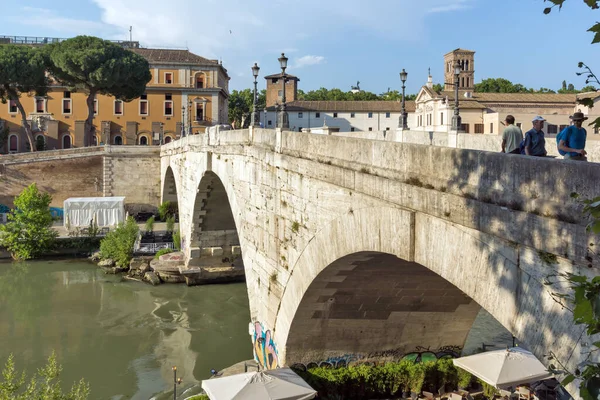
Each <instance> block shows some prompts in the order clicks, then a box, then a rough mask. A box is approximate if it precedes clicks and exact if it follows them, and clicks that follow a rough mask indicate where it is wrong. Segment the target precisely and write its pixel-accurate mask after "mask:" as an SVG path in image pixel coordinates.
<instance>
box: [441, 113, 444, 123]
mask: <svg viewBox="0 0 600 400" xmlns="http://www.w3.org/2000/svg"><path fill="white" fill-rule="evenodd" d="M440 125H444V113H443V112H441V113H440Z"/></svg>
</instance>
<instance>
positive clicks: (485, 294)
mask: <svg viewBox="0 0 600 400" xmlns="http://www.w3.org/2000/svg"><path fill="white" fill-rule="evenodd" d="M300 252H301V254H300V256H299V257H298V259H297V261H296V262H295V263H294V265H293V268H292V271H291V274H290V277H289V279H288V281H287V283H286V284H285V290H284V293H283V295H282V300H281V304H280V306H279V311H278V313H277V316H276V318H275V321H273V323H274V324H273V325H271V326H273V331H274V332H273V337H274V338H275V343H276V345H277V351H278V357H279V363H280V364H290V363H293V362H295V361H296V360H294V358H295V357H296V358H297V354H298V352H297V350H298V349H295V348H294V346H295V345H297V344H298V339H297V338H298V337H300V336H301V335H302V332H301V333H298V332H292V329H296V328H298V327H300V329H302V318H303V317H304V318H305V317H306V314H304V315H302V313H303V312H304V313H306V309H304V307H301V304H302V302H303V301H304V298H305V296H308V297H307V300H308V301H309V302H310V301H313V302H315V301H318V300H319V296H317V298H316V299H315V298H314V297H313V298H312V299H311V298H310V296H311V295H313V296H314V293H312V291H311V289H310V287H311V284H312V283H313V282H314V281H316V282H317V283H318V282H319V280H320V281H321V286H322V283H323V280H322V279H318V277H319V276H320V274H321V273H325V274H327V271H326V269H327V268H330V265H335V263H336V262H337V261H338V260H344V259H345V257H348V256H351V255H357V254H358V255H361V256H364V254H365V253H362V252H374V253H383V254H388V255H392V256H396V257H398V258H399V259H401V260H403V262H405V263H408V264H409V265H410V267H411V268H414V267H415V266H417V265H420V266H422V268H424V269H427V270H428V271H430V273H434V274H435V275H436V276H438V277H440V278H441V279H443V280H444V281H446V282H449V283H450V284H452V285H453V286H454V287H455V288H457V289H458V290H460V291H461V292H462V293H464V294H465V295H466V296H468V298H470V299H472V300H473V301H474V302H475V303H476V304H478V305H480V306H481V307H483V308H485V309H486V310H487V311H488V312H490V314H492V316H493V317H494V318H495V319H496V320H498V321H499V322H500V323H501V324H502V325H503V326H504V327H505V328H507V329H508V330H509V331H511V332H512V333H513V334H514V335H515V336H517V337H519V338H523V339H524V342H523V343H524V344H525V345H526V346H527V347H528V348H530V349H531V350H532V352H533V353H534V354H536V355H537V356H538V358H540V359H542V358H543V355H544V354H547V351H548V350H549V349H553V348H554V349H555V348H557V347H559V345H558V343H559V342H560V341H563V340H565V339H567V338H568V339H567V340H570V341H571V342H572V343H574V342H576V341H577V340H576V338H574V337H575V336H576V335H578V333H580V332H579V331H580V330H579V329H575V330H574V329H573V327H572V326H569V324H568V322H567V323H565V322H566V321H569V315H567V314H565V311H564V310H562V309H561V307H560V306H559V305H558V304H557V303H556V302H554V301H553V300H552V298H551V296H550V293H549V292H547V289H546V288H545V287H544V285H543V279H542V278H541V277H540V276H534V275H533V274H532V271H531V270H526V269H525V268H521V266H520V263H519V250H518V249H517V247H516V246H514V245H511V244H510V243H507V242H505V241H503V240H501V239H498V238H496V237H492V236H490V235H486V234H483V233H481V232H478V231H476V230H473V229H469V228H465V227H463V226H459V225H455V224H452V223H451V222H449V221H446V220H441V219H439V218H436V217H433V216H429V215H425V214H420V213H417V212H411V211H406V210H402V209H399V208H392V207H368V208H362V209H359V210H353V211H352V212H351V213H350V212H349V213H347V214H346V215H344V216H342V217H339V218H337V219H335V220H333V221H331V222H330V223H329V224H328V225H327V226H324V227H323V228H322V229H320V230H319V231H318V232H316V233H315V234H314V236H313V237H312V238H310V240H308V241H307V245H306V247H305V248H304V249H301V250H300ZM335 279H344V278H343V276H340V277H336V278H335ZM334 286H335V285H334ZM317 287H319V286H318V284H317ZM322 295H324V296H325V295H327V294H326V293H323V294H322ZM334 298H335V296H334ZM371 300H372V299H371ZM321 301H325V302H327V301H329V298H327V299H323V298H321ZM467 306H469V305H468V304H467ZM323 307H327V305H324V306H323ZM470 307H472V305H471V306H470ZM463 308H464V307H463ZM477 310H478V309H477ZM315 311H316V310H315ZM472 311H473V310H472V309H471V310H470V312H472ZM465 315H466V317H465V318H466V319H465V321H466V322H465V323H466V325H468V326H469V328H470V326H471V325H470V324H469V322H468V320H469V318H471V316H472V317H473V318H474V315H471V314H469V312H467V313H466V314H465ZM318 316H319V317H321V316H323V314H322V313H321V315H318ZM297 317H298V318H299V321H295V319H296V318H297ZM267 320H268V319H267ZM558 321H560V324H562V325H564V328H563V327H561V329H557V328H556V326H555V327H554V329H550V328H549V324H557V323H558ZM369 322H371V321H369ZM470 322H471V323H472V320H471V321H470ZM448 329H450V327H448ZM561 330H562V332H561ZM381 332H385V328H382V330H381ZM550 332H552V333H550ZM467 333H468V331H467ZM459 336H460V335H459ZM465 337H466V336H465ZM355 343H356V338H355ZM400 344H401V343H400ZM449 344H453V343H449ZM396 347H401V346H393V347H392V346H390V347H388V348H387V349H385V348H384V349H380V350H391V349H393V348H396ZM411 350H413V349H411ZM288 351H289V356H290V359H289V360H288V358H287V357H288Z"/></svg>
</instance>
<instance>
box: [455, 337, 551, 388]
mask: <svg viewBox="0 0 600 400" xmlns="http://www.w3.org/2000/svg"><path fill="white" fill-rule="evenodd" d="M452 361H453V362H454V365H456V366H457V367H460V368H462V369H464V370H465V371H467V372H470V373H471V374H473V375H475V376H477V377H478V378H481V380H483V381H485V382H487V383H488V384H490V385H492V386H495V387H497V388H507V387H510V386H513V387H514V386H517V385H519V384H524V383H530V382H535V381H539V380H543V379H549V378H552V376H553V375H552V374H551V373H550V372H548V370H547V369H546V367H544V365H543V364H542V363H541V362H540V361H539V360H538V359H537V358H536V357H535V356H534V355H533V354H531V352H529V351H527V350H524V349H522V348H520V347H511V348H510V349H506V350H495V351H488V352H485V353H479V354H474V355H472V356H467V357H460V358H455V359H454V360H452Z"/></svg>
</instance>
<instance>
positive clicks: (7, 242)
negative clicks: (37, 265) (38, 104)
mask: <svg viewBox="0 0 600 400" xmlns="http://www.w3.org/2000/svg"><path fill="white" fill-rule="evenodd" d="M0 47H1V46H0ZM51 201H52V196H50V195H49V194H48V193H41V192H40V191H39V190H38V188H37V186H36V184H35V183H32V184H31V185H29V186H28V187H26V188H25V189H23V191H22V192H21V194H19V195H18V196H17V197H16V198H15V201H14V203H15V209H14V210H12V211H11V212H10V214H8V223H7V224H5V225H0V245H1V246H4V247H6V248H7V249H8V251H10V253H11V255H12V257H13V258H14V259H17V260H27V259H30V258H34V257H37V256H39V255H40V254H42V253H44V252H46V251H48V250H49V249H50V248H52V245H53V244H54V241H55V239H56V237H57V236H58V234H57V232H56V231H55V230H54V229H52V222H53V218H52V214H51V213H50V202H51Z"/></svg>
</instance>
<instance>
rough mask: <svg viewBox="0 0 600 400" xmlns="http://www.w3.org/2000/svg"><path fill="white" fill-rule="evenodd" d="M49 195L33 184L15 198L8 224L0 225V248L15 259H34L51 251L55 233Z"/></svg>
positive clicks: (56, 234)
mask: <svg viewBox="0 0 600 400" xmlns="http://www.w3.org/2000/svg"><path fill="white" fill-rule="evenodd" d="M51 201H52V196H50V195H49V194H48V193H41V192H40V191H39V190H38V188H37V186H36V184H35V183H32V184H31V185H29V186H28V187H26V188H25V189H23V191H22V192H21V194H19V195H18V196H17V197H16V198H15V201H14V203H15V209H14V210H12V211H11V212H10V214H8V223H7V224H5V225H0V246H4V247H6V248H7V249H8V251H9V252H10V253H11V256H12V257H13V258H14V259H17V260H27V259H30V258H35V257H37V256H39V255H41V254H43V253H44V252H46V251H48V250H49V249H51V248H52V246H53V244H54V241H55V240H56V238H57V236H58V233H57V232H56V231H55V230H54V229H52V222H53V218H52V214H51V213H50V202H51Z"/></svg>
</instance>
